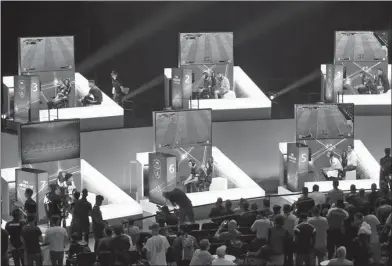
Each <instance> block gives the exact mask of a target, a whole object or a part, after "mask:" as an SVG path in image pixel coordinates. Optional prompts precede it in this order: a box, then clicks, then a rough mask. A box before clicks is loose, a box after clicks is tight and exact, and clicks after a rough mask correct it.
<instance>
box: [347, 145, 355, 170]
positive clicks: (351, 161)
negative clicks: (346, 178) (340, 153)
mask: <svg viewBox="0 0 392 266" xmlns="http://www.w3.org/2000/svg"><path fill="white" fill-rule="evenodd" d="M345 159H346V163H345V166H344V171H345V172H348V171H354V170H356V169H357V161H358V159H357V155H356V154H355V151H354V147H353V146H352V145H348V146H347V152H346V157H345Z"/></svg>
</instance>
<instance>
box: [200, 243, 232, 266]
mask: <svg viewBox="0 0 392 266" xmlns="http://www.w3.org/2000/svg"><path fill="white" fill-rule="evenodd" d="M226 249H227V247H226V246H220V247H218V248H217V249H216V256H217V257H218V258H216V259H215V260H214V261H213V262H212V265H213V266H224V265H235V263H234V262H232V261H229V260H226V259H225V256H226ZM200 265H208V264H200Z"/></svg>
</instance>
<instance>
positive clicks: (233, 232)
mask: <svg viewBox="0 0 392 266" xmlns="http://www.w3.org/2000/svg"><path fill="white" fill-rule="evenodd" d="M226 225H227V232H222V231H223V230H224V229H225V228H226ZM240 235H241V233H240V232H239V231H238V230H237V222H236V221H235V220H231V221H229V222H228V221H223V222H222V224H221V226H220V227H219V229H218V231H216V233H215V238H217V239H218V240H220V241H235V240H237V238H238V237H239V236H240Z"/></svg>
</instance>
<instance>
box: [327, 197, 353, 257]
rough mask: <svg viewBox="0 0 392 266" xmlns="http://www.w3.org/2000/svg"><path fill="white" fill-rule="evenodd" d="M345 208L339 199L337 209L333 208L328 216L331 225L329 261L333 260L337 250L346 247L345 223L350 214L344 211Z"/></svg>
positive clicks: (328, 245)
mask: <svg viewBox="0 0 392 266" xmlns="http://www.w3.org/2000/svg"><path fill="white" fill-rule="evenodd" d="M344 208H345V206H344V202H343V200H341V199H338V200H337V202H336V207H334V208H331V209H330V210H329V211H328V214H327V219H328V224H329V229H328V233H327V250H328V259H332V257H333V255H334V253H335V249H336V248H338V247H340V246H343V245H344V236H343V228H344V221H345V220H346V219H348V213H347V212H346V211H345V210H344Z"/></svg>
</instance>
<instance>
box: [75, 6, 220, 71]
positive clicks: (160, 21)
mask: <svg viewBox="0 0 392 266" xmlns="http://www.w3.org/2000/svg"><path fill="white" fill-rule="evenodd" d="M211 4H213V3H212V2H203V4H201V2H173V3H170V4H168V6H167V7H166V8H164V9H161V10H159V11H158V12H156V13H155V14H154V15H153V16H151V17H148V18H147V19H146V20H145V21H143V22H142V24H141V25H138V26H136V27H135V28H133V29H131V30H128V31H127V32H125V33H124V34H123V35H121V36H120V37H118V38H117V39H116V40H114V41H113V42H111V43H109V44H107V45H106V46H104V47H102V48H101V49H99V50H98V51H97V52H96V53H95V54H94V55H92V56H91V57H89V58H88V59H86V60H85V61H84V62H82V63H81V64H80V65H79V67H78V72H81V73H85V72H88V71H90V70H91V69H92V68H94V67H97V66H98V65H99V64H102V63H103V62H105V61H106V60H109V59H111V58H113V57H114V56H116V55H118V54H119V53H121V52H123V51H125V50H126V49H128V48H129V47H130V46H132V45H135V44H136V43H138V42H142V41H145V40H146V39H147V38H150V37H152V36H153V35H154V34H156V33H157V32H159V31H160V30H162V29H165V28H168V27H170V26H171V25H173V24H175V23H178V22H180V21H181V20H182V19H184V18H187V19H189V17H190V16H192V15H193V14H196V13H197V12H199V11H200V10H201V9H204V8H206V7H210V6H211Z"/></svg>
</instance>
